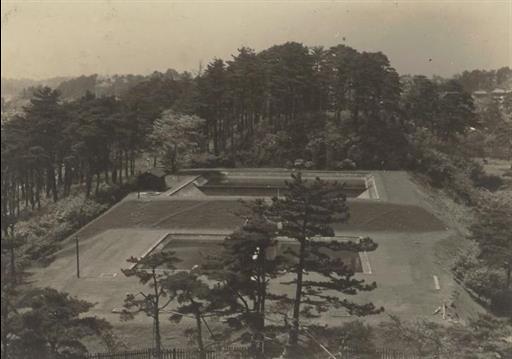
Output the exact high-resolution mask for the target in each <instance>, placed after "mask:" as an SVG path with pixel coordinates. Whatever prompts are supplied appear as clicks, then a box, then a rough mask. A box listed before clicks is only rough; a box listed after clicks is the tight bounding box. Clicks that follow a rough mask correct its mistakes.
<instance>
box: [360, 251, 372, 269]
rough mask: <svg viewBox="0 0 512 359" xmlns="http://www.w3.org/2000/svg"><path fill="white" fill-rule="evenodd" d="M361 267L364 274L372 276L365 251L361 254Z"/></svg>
mask: <svg viewBox="0 0 512 359" xmlns="http://www.w3.org/2000/svg"><path fill="white" fill-rule="evenodd" d="M360 257H361V267H363V273H364V274H372V266H371V264H370V259H369V258H368V253H366V251H364V252H361V255H360Z"/></svg>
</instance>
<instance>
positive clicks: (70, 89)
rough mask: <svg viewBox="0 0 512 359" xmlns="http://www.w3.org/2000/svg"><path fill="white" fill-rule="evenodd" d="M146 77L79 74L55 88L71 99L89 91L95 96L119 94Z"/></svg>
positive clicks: (65, 97)
mask: <svg viewBox="0 0 512 359" xmlns="http://www.w3.org/2000/svg"><path fill="white" fill-rule="evenodd" d="M145 79H146V77H145V76H141V75H113V76H100V75H96V74H94V75H91V76H80V77H75V78H72V79H69V80H67V81H64V82H62V83H61V84H60V85H59V86H58V87H57V89H58V90H59V91H60V92H61V94H62V98H64V99H66V100H73V99H77V98H80V97H82V96H84V95H85V94H86V93H87V92H91V93H93V94H95V95H96V96H99V97H101V96H121V95H123V94H125V93H126V92H127V91H128V90H129V89H130V88H132V87H133V86H135V85H137V84H139V83H140V82H142V81H144V80H145Z"/></svg>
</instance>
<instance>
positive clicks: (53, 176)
mask: <svg viewBox="0 0 512 359" xmlns="http://www.w3.org/2000/svg"><path fill="white" fill-rule="evenodd" d="M62 86H63V88H67V87H69V86H70V85H69V84H68V83H65V84H63V85H62ZM86 87H87V86H86ZM87 88H88V87H87ZM32 92H33V94H32V98H31V99H30V103H29V104H28V105H27V106H26V107H25V108H24V111H23V113H22V114H19V115H16V116H15V117H14V118H12V119H9V120H8V121H4V122H3V123H2V216H3V217H2V218H9V217H10V216H13V215H16V214H18V213H19V211H20V209H21V208H22V207H23V206H24V207H31V208H34V207H40V206H41V195H46V196H47V197H50V198H52V199H53V200H57V199H58V198H59V196H66V195H67V194H68V193H69V191H70V189H71V186H72V185H73V184H75V183H83V184H84V185H85V191H86V193H87V195H90V193H91V192H93V191H94V190H96V191H97V189H98V188H99V185H100V183H101V181H107V182H108V181H111V182H113V183H118V182H119V183H122V182H123V181H124V180H126V178H127V177H129V176H131V175H133V174H134V168H135V159H136V158H137V157H138V156H139V155H140V153H141V152H142V151H149V152H151V153H156V154H158V155H159V157H163V159H164V160H168V158H167V157H169V156H174V157H176V154H175V153H174V152H173V151H170V150H169V146H167V148H162V145H161V139H160V147H158V142H159V140H158V139H157V141H156V142H157V143H156V144H155V141H154V140H155V137H156V138H157V137H158V136H151V133H152V132H154V131H152V130H153V124H154V123H155V121H156V120H157V119H159V118H160V117H162V115H164V117H165V114H164V111H168V112H167V114H169V111H172V112H174V113H178V114H184V115H189V116H191V115H194V116H198V117H199V118H201V119H203V121H200V120H193V122H194V123H195V124H196V125H195V127H193V128H192V129H190V128H187V126H177V123H174V124H173V125H172V126H170V128H171V129H177V128H178V129H183V128H185V129H187V130H188V131H190V130H191V131H194V132H195V133H196V134H197V135H195V134H194V135H193V136H192V137H193V138H194V140H193V141H192V142H193V144H194V146H193V149H191V148H190V146H189V145H187V144H184V145H183V146H182V145H181V144H176V148H178V147H183V148H185V149H186V150H187V151H188V152H198V151H201V152H203V153H204V154H206V159H205V155H203V157H199V158H198V159H197V160H196V161H195V163H196V164H198V165H215V164H217V165H219V164H221V165H225V164H229V165H237V164H240V165H246V166H247V165H248V166H284V165H289V164H290V163H293V161H295V160H296V159H298V158H301V159H305V160H306V161H309V162H310V163H311V164H312V166H314V167H316V168H327V169H334V168H343V166H346V165H347V164H349V165H350V166H352V167H357V168H360V169H370V168H371V169H403V168H410V167H413V166H414V165H415V164H416V159H415V158H413V157H411V156H410V155H408V153H411V152H413V151H412V147H414V137H415V136H416V133H415V132H416V131H417V129H418V128H426V129H428V130H429V131H431V132H433V133H434V134H435V135H437V136H440V137H441V138H442V139H443V140H446V141H452V140H454V139H455V138H456V137H457V136H459V135H461V134H464V133H465V132H466V131H467V129H468V128H469V127H471V126H473V125H475V121H474V119H475V116H474V108H473V103H472V99H471V97H470V96H469V95H468V94H467V93H466V92H465V91H464V90H463V88H462V87H461V85H460V84H459V83H458V82H456V81H445V82H442V83H437V82H435V81H433V80H430V79H427V78H425V77H414V78H412V80H411V79H409V80H406V81H403V80H402V81H401V79H400V77H399V75H398V73H397V72H396V70H395V69H394V68H393V67H392V66H391V65H390V62H389V60H388V58H387V57H386V56H385V55H384V54H382V53H380V52H376V53H372V52H358V51H357V50H355V49H353V48H350V47H348V46H345V45H338V46H333V47H331V48H328V49H325V48H323V47H307V46H305V45H303V44H300V43H296V42H288V43H285V44H282V45H276V46H272V47H270V48H268V49H266V50H263V51H260V52H258V53H257V52H255V51H254V50H252V49H250V48H247V47H242V48H240V49H239V50H238V52H237V54H236V55H233V56H232V59H231V60H228V61H224V60H221V59H214V60H212V61H211V62H210V63H209V64H208V65H207V67H206V68H205V69H204V71H202V72H201V73H200V74H198V75H197V76H196V77H192V76H191V75H190V74H188V73H184V74H181V75H179V76H178V75H176V74H175V73H174V72H173V73H170V74H168V73H166V74H161V73H154V74H153V75H151V76H150V77H149V78H148V79H146V80H145V81H141V79H137V81H134V85H133V87H131V88H130V89H128V90H124V91H123V92H122V95H121V96H120V97H119V96H101V97H100V96H95V95H93V94H92V93H90V92H87V93H86V94H85V95H84V96H82V97H81V98H77V99H73V100H70V101H69V100H68V101H63V99H62V98H61V97H60V92H59V91H55V90H51V89H49V88H38V89H33V90H32ZM74 92H76V91H74ZM188 119H189V121H190V117H189V118H188ZM161 126H162V123H160V127H161ZM188 127H190V126H188ZM180 131H181V132H180ZM182 132H183V131H182V130H179V131H178V132H177V134H178V135H179V134H181V133H182ZM160 137H161V136H160ZM175 137H176V136H175ZM186 137H187V136H186ZM188 137H190V136H188ZM382 139H386V140H385V141H383V140H382ZM188 142H189V143H190V140H189V141H188ZM187 151H185V152H187ZM181 152H182V155H183V154H184V153H183V152H184V151H181ZM208 154H209V155H208ZM189 159H190V157H189ZM212 159H213V160H212ZM210 160H211V161H210ZM179 161H180V158H175V159H173V160H171V161H168V162H172V163H174V165H173V166H172V167H173V169H176V168H177V163H178V162H179ZM208 161H210V162H208ZM94 183H95V184H96V187H95V188H93V186H94Z"/></svg>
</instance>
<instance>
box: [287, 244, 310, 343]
mask: <svg viewBox="0 0 512 359" xmlns="http://www.w3.org/2000/svg"><path fill="white" fill-rule="evenodd" d="M305 252H306V240H305V239H302V240H301V241H300V252H299V265H298V266H297V287H296V290H295V301H294V303H293V323H292V328H291V330H290V338H289V341H288V344H289V345H290V346H292V347H296V346H297V343H298V340H299V320H300V302H301V300H302V277H303V274H304V257H305Z"/></svg>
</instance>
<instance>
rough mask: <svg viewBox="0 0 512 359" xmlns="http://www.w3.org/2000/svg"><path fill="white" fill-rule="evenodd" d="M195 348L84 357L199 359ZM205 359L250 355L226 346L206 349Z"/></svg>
mask: <svg viewBox="0 0 512 359" xmlns="http://www.w3.org/2000/svg"><path fill="white" fill-rule="evenodd" d="M200 354H201V353H200V352H199V350H196V349H162V350H161V351H160V355H157V352H156V350H154V349H142V350H132V351H126V352H118V353H93V354H87V355H86V356H85V359H201V355H200ZM205 357H206V359H224V358H225V359H249V358H251V356H250V355H249V353H248V350H247V348H246V347H228V348H224V349H220V350H219V349H218V350H207V351H206V353H205Z"/></svg>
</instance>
